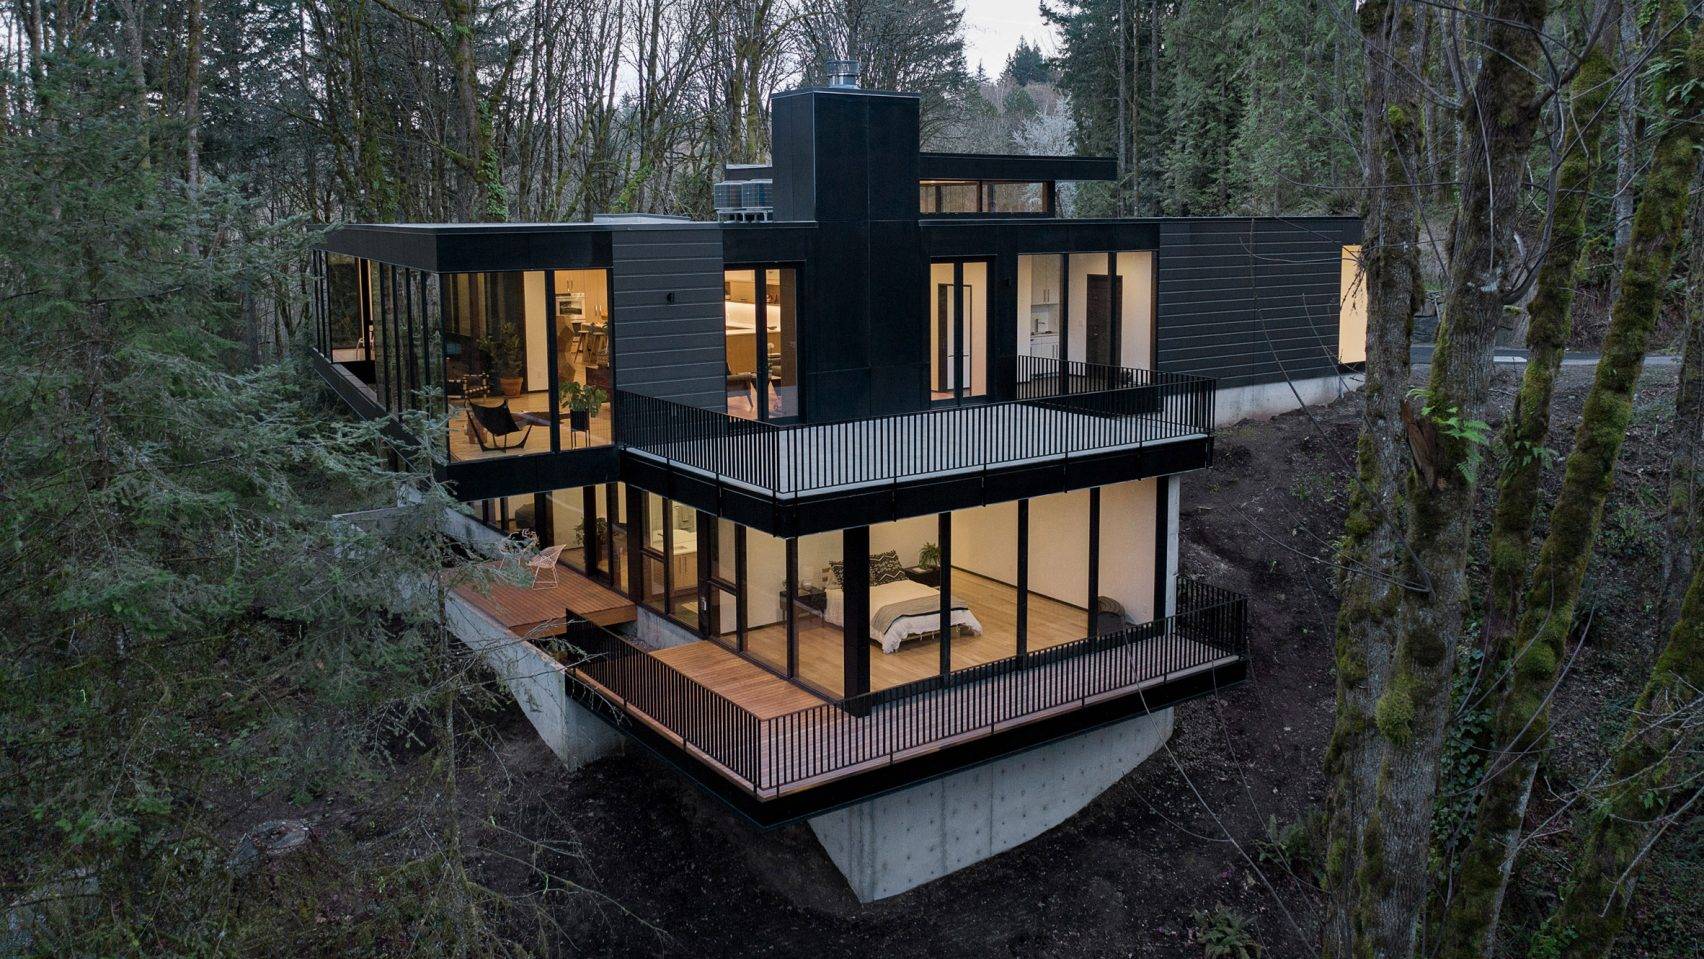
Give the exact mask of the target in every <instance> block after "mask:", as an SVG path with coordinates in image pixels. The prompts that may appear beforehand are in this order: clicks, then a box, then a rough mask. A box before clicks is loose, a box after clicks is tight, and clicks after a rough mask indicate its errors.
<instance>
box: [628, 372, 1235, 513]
mask: <svg viewBox="0 0 1704 959" xmlns="http://www.w3.org/2000/svg"><path fill="white" fill-rule="evenodd" d="M1032 359H1036V358H1033V357H1032V358H1021V357H1020V358H1019V362H1020V363H1024V364H1027V363H1028V362H1029V360H1032ZM1046 362H1049V363H1052V364H1053V371H1054V376H1055V379H1054V387H1055V388H1054V390H1053V391H1052V392H1046V393H1045V394H1043V393H1038V394H1037V395H1035V396H1028V397H1025V398H1019V399H1010V400H1005V401H1000V402H990V403H979V404H975V405H965V406H956V407H950V408H945V409H936V410H928V411H924V412H917V413H897V414H891V415H888V416H877V417H869V418H866V419H860V420H851V421H845V422H835V423H803V424H792V425H787V426H774V425H770V424H766V423H759V422H755V421H752V420H746V419H741V418H739V417H734V416H728V415H727V414H724V413H720V412H717V411H714V410H706V409H700V408H697V407H690V406H685V405H682V404H679V403H675V402H672V401H669V400H663V399H658V398H656V397H650V396H641V395H638V394H630V393H626V392H624V391H618V392H617V398H616V403H615V410H616V424H615V425H616V436H617V438H618V440H619V441H620V442H621V443H622V444H623V445H625V446H628V447H632V448H635V449H638V450H640V451H642V452H645V453H648V454H650V455H654V456H657V457H660V458H662V459H664V460H667V461H669V462H671V463H674V464H678V465H682V466H686V467H690V468H692V469H695V470H698V471H701V472H704V473H708V474H711V475H714V476H716V477H718V478H722V479H729V480H734V481H736V482H739V483H743V484H746V485H748V486H752V487H755V488H757V489H759V490H762V491H765V492H768V493H771V494H774V495H780V496H789V495H798V494H806V493H813V492H822V491H826V490H831V489H835V488H840V487H851V486H864V485H874V484H881V483H891V482H897V481H901V480H905V479H910V478H916V477H924V476H931V475H947V474H954V473H964V472H968V471H974V470H979V469H987V468H989V467H997V466H1000V465H1002V464H1009V463H1021V462H1027V461H1032V460H1038V459H1047V458H1057V457H1068V456H1071V455H1074V454H1077V455H1081V454H1090V453H1094V452H1097V451H1105V450H1110V449H1119V448H1128V447H1135V446H1141V445H1146V444H1149V443H1155V442H1161V441H1166V440H1173V439H1182V438H1187V437H1193V436H1205V435H1208V434H1210V433H1211V432H1212V429H1213V397H1214V384H1213V381H1212V380H1211V379H1207V378H1204V377H1198V376H1189V375H1186V374H1180V373H1158V372H1154V371H1151V370H1131V369H1121V368H1100V367H1096V368H1092V369H1090V368H1088V365H1087V364H1077V366H1079V367H1084V371H1082V373H1081V375H1079V374H1077V373H1072V372H1071V371H1070V369H1069V367H1070V364H1065V365H1064V368H1065V372H1064V373H1063V374H1062V373H1060V370H1061V368H1062V366H1061V364H1060V363H1059V362H1058V361H1052V360H1049V361H1046ZM1097 379H1098V382H1100V383H1102V384H1112V383H1116V384H1117V385H1114V386H1111V387H1110V388H1107V389H1098V390H1097V389H1090V388H1089V387H1090V386H1092V385H1093V384H1094V383H1095V382H1097ZM1033 382H1034V381H1031V383H1028V384H1024V388H1025V389H1028V387H1029V385H1031V384H1033ZM1061 384H1063V389H1064V392H1059V389H1060V388H1061ZM1037 389H1038V390H1039V389H1040V388H1039V386H1038V387H1037Z"/></svg>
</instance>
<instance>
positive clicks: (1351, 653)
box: [1324, 0, 1422, 959]
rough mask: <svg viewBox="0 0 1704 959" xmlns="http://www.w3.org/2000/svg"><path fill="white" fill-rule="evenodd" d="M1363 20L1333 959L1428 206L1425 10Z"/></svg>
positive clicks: (1350, 871)
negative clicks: (1418, 182)
mask: <svg viewBox="0 0 1704 959" xmlns="http://www.w3.org/2000/svg"><path fill="white" fill-rule="evenodd" d="M1359 17H1360V26H1361V35H1362V39H1363V44H1364V46H1365V48H1366V57H1367V79H1366V85H1365V87H1364V91H1363V95H1364V101H1363V102H1364V110H1363V122H1364V124H1365V129H1364V136H1365V140H1366V154H1365V155H1366V164H1367V168H1366V171H1365V180H1366V189H1365V190H1364V192H1363V197H1364V201H1363V215H1364V228H1363V235H1362V242H1361V282H1362V283H1363V284H1364V285H1365V295H1366V302H1367V369H1366V386H1365V388H1364V390H1363V394H1364V396H1365V401H1366V406H1365V410H1364V412H1363V415H1362V421H1361V433H1360V438H1359V439H1358V441H1357V446H1356V482H1355V485H1354V488H1353V490H1352V492H1351V495H1350V506H1349V516H1348V519H1347V521H1346V523H1345V530H1344V539H1343V543H1344V545H1343V548H1342V550H1341V555H1340V563H1341V565H1342V566H1343V567H1345V568H1346V569H1348V570H1350V571H1351V572H1348V573H1346V574H1345V575H1344V576H1343V577H1342V579H1341V581H1340V583H1339V592H1340V594H1341V596H1342V603H1341V605H1340V607H1339V610H1338V618H1337V638H1336V659H1337V668H1336V673H1337V705H1336V722H1335V727H1334V728H1333V730H1332V736H1331V746H1330V749H1329V750H1328V752H1327V756H1326V771H1327V774H1328V775H1329V776H1330V777H1331V792H1330V798H1329V802H1328V809H1329V818H1328V823H1327V828H1328V834H1329V852H1328V856H1327V870H1326V871H1327V876H1326V884H1327V885H1326V888H1327V890H1328V891H1329V892H1330V894H1331V895H1330V901H1329V906H1328V915H1327V921H1326V925H1325V934H1324V939H1325V943H1324V944H1325V950H1326V953H1327V955H1330V956H1334V957H1339V959H1342V957H1347V956H1350V955H1352V954H1353V953H1352V949H1353V944H1354V941H1355V935H1356V918H1357V910H1356V902H1357V900H1358V899H1359V897H1360V891H1359V889H1358V888H1357V886H1356V882H1357V878H1358V875H1359V873H1360V870H1361V859H1362V848H1361V838H1360V830H1361V826H1362V824H1363V823H1364V821H1365V820H1366V818H1367V814H1368V809H1369V806H1370V804H1371V800H1372V783H1373V781H1374V777H1376V775H1377V773H1378V755H1379V753H1378V742H1377V737H1376V736H1375V735H1374V733H1373V704H1374V703H1375V702H1377V700H1378V697H1379V695H1380V694H1381V693H1382V692H1383V690H1384V686H1385V682H1386V677H1387V674H1388V671H1389V667H1390V646H1389V643H1388V642H1386V641H1385V639H1384V637H1385V636H1386V635H1388V633H1389V632H1390V630H1391V629H1392V628H1393V615H1392V614H1393V612H1394V608H1395V603H1396V596H1395V592H1396V588H1397V587H1396V586H1395V584H1394V582H1393V581H1392V580H1391V579H1390V578H1389V577H1387V576H1384V575H1382V574H1381V571H1384V570H1392V569H1396V568H1397V567H1398V566H1399V565H1400V564H1399V562H1398V551H1399V549H1400V542H1401V537H1400V536H1399V535H1398V532H1397V527H1396V517H1397V495H1396V491H1397V489H1398V484H1399V482H1400V481H1401V477H1402V475H1403V473H1404V472H1405V470H1406V456H1405V453H1404V450H1403V447H1402V445H1401V436H1402V420H1401V409H1400V407H1401V403H1402V396H1403V392H1404V391H1405V390H1406V389H1407V386H1408V376H1409V355H1408V349H1409V334H1410V327H1411V325H1412V323H1413V318H1414V314H1415V313H1417V312H1419V308H1420V295H1421V294H1420V291H1421V283H1420V254H1419V202H1418V201H1419V195H1418V193H1417V191H1416V190H1415V189H1414V187H1413V185H1412V179H1413V171H1414V170H1415V169H1416V168H1417V164H1418V163H1419V162H1420V149H1421V142H1420V141H1421V135H1420V128H1419V117H1420V110H1421V93H1422V91H1421V89H1420V87H1419V85H1418V84H1416V83H1414V82H1413V79H1412V78H1413V77H1414V76H1415V73H1414V67H1415V63H1414V50H1415V42H1416V37H1415V27H1416V11H1415V9H1414V6H1413V5H1412V4H1410V3H1406V2H1403V0H1372V2H1369V3H1367V4H1365V5H1364V6H1363V7H1362V8H1361V10H1360V12H1359ZM1354 570H1368V571H1369V572H1368V573H1357V572H1354Z"/></svg>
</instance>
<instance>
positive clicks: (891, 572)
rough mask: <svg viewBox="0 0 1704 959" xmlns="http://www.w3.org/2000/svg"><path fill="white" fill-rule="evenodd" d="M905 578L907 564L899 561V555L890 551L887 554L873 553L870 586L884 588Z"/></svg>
mask: <svg viewBox="0 0 1704 959" xmlns="http://www.w3.org/2000/svg"><path fill="white" fill-rule="evenodd" d="M904 578H905V564H904V563H901V562H900V561H899V553H898V552H896V551H894V550H891V549H890V550H888V551H887V552H885V553H873V554H871V556H870V585H871V586H884V585H886V584H888V583H897V582H899V581H900V580H902V579H904Z"/></svg>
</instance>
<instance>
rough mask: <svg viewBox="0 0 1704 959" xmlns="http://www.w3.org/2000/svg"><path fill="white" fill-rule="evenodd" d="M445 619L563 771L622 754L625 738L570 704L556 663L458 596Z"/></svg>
mask: <svg viewBox="0 0 1704 959" xmlns="http://www.w3.org/2000/svg"><path fill="white" fill-rule="evenodd" d="M444 613H445V618H446V620H447V622H448V624H449V627H450V631H451V632H452V633H454V634H455V635H456V638H458V639H460V640H461V641H462V642H463V643H464V644H466V645H467V647H468V648H469V649H471V650H473V651H474V652H475V653H477V654H478V655H479V657H480V658H481V659H482V660H484V662H485V664H486V665H487V666H489V667H490V668H491V671H492V672H494V673H496V674H497V678H498V679H500V680H502V681H503V685H504V686H506V687H508V690H509V692H510V693H511V694H512V695H514V697H515V702H517V703H519V704H520V707H521V711H522V712H524V713H526V714H527V719H528V720H530V721H531V722H532V724H533V728H534V729H536V730H538V735H539V738H540V739H543V740H544V743H545V745H547V746H549V747H550V751H551V752H553V753H555V754H556V758H558V759H560V760H562V763H563V765H565V766H567V767H568V768H569V769H578V768H580V767H581V766H583V765H585V764H586V763H589V762H591V761H592V760H594V759H601V758H602V757H604V756H607V755H610V754H611V753H615V752H619V751H620V750H621V745H622V742H623V740H622V737H621V734H620V733H617V732H616V731H615V730H614V729H611V728H610V727H609V726H608V725H607V724H606V723H604V722H603V721H601V720H599V719H598V718H597V717H596V716H594V715H592V714H591V713H590V712H588V711H587V710H586V708H585V707H584V706H581V705H580V704H579V703H577V702H575V701H574V700H572V699H570V698H568V689H567V683H568V674H567V670H565V669H564V668H563V666H562V664H561V663H558V662H557V661H556V660H555V658H553V657H551V656H550V655H548V654H547V653H545V651H544V650H542V649H539V648H538V647H537V646H534V645H533V644H532V643H529V642H527V641H526V640H523V639H521V638H520V637H518V636H516V635H515V634H514V633H512V632H510V631H509V630H507V629H505V628H503V626H502V625H501V624H499V623H498V622H496V621H495V620H493V619H491V618H490V617H488V616H486V615H485V614H484V613H482V612H480V611H479V610H478V609H477V608H475V607H474V605H473V604H472V603H469V602H468V601H466V600H464V599H462V598H461V597H460V596H457V595H455V594H454V593H451V594H450V595H449V597H448V598H447V599H446V600H445V603H444Z"/></svg>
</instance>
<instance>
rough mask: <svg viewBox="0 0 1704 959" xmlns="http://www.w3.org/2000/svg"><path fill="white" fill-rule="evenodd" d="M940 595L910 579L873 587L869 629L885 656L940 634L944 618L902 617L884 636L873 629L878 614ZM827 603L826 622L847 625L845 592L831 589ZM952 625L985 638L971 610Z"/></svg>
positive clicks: (933, 615) (957, 616) (961, 611)
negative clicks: (910, 642)
mask: <svg viewBox="0 0 1704 959" xmlns="http://www.w3.org/2000/svg"><path fill="white" fill-rule="evenodd" d="M940 595H941V591H940V590H938V589H936V588H934V587H933V586H925V585H923V584H922V583H918V582H914V581H912V580H909V579H902V580H897V581H895V582H892V583H883V584H882V585H880V586H871V587H870V621H871V623H872V625H871V626H870V638H871V639H873V640H875V641H876V642H878V643H881V644H882V652H884V653H892V652H897V651H898V650H899V644H900V643H903V642H905V641H906V640H907V639H910V638H911V637H913V636H922V635H925V634H928V633H938V632H940V631H941V614H940V612H939V611H936V612H933V613H929V614H927V615H923V616H901V617H899V618H898V619H895V620H894V621H893V625H892V626H889V627H888V629H887V632H885V633H878V632H876V631H875V628H874V625H873V624H874V622H875V617H876V614H877V613H879V612H881V610H882V607H883V606H886V605H888V604H889V603H898V602H903V601H905V600H908V599H917V598H920V597H923V596H933V597H939V596H940ZM827 599H828V603H827V608H826V609H825V610H824V612H823V618H824V619H826V620H828V621H829V622H830V623H833V624H834V625H836V626H844V625H845V623H846V594H845V592H844V591H842V590H840V589H839V588H837V587H830V588H829V589H828V597H827ZM952 624H953V625H954V626H963V627H965V628H966V629H968V630H969V631H970V632H971V633H972V634H975V635H978V636H980V635H981V634H982V623H980V622H978V621H977V619H976V614H975V613H972V612H971V611H970V610H968V609H955V610H953V611H952Z"/></svg>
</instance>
